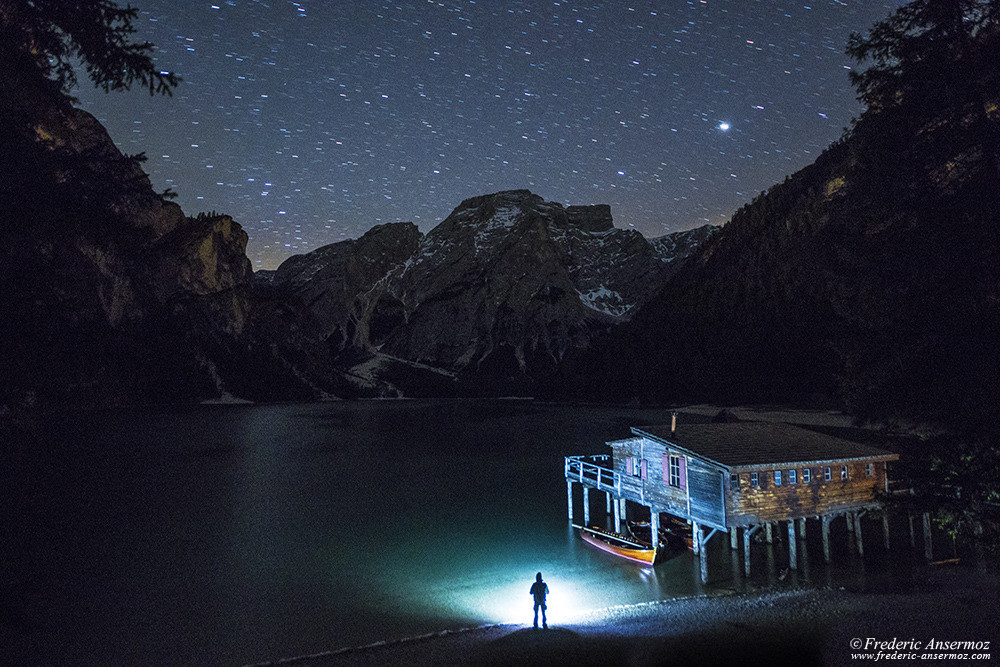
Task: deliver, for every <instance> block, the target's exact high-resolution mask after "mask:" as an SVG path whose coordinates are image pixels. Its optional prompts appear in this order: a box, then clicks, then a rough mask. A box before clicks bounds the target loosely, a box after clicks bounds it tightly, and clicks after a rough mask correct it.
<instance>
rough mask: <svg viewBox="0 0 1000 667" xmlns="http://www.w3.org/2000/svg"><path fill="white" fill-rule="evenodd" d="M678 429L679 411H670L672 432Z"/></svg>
mask: <svg viewBox="0 0 1000 667" xmlns="http://www.w3.org/2000/svg"><path fill="white" fill-rule="evenodd" d="M676 431H677V413H676V412H671V413H670V432H671V433H674V432H676Z"/></svg>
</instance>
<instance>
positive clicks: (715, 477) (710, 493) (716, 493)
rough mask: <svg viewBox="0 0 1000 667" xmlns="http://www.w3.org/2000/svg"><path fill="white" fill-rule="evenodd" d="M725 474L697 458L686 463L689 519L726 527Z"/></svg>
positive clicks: (707, 524) (708, 524)
mask: <svg viewBox="0 0 1000 667" xmlns="http://www.w3.org/2000/svg"><path fill="white" fill-rule="evenodd" d="M724 481H725V475H723V472H722V471H721V470H719V469H718V468H717V467H715V466H708V465H706V464H704V463H703V462H701V461H699V460H698V459H691V460H690V463H689V465H688V492H689V494H690V498H691V519H692V520H694V521H697V522H698V523H700V524H703V525H706V526H712V527H713V528H721V529H723V530H725V528H726V507H725V503H724V497H725V495H724V494H725V491H724V486H723V483H724Z"/></svg>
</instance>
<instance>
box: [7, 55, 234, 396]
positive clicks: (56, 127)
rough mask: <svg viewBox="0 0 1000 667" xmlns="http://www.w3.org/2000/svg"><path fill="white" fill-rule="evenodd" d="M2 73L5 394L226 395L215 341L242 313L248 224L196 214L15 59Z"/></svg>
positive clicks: (101, 130) (91, 119)
mask: <svg viewBox="0 0 1000 667" xmlns="http://www.w3.org/2000/svg"><path fill="white" fill-rule="evenodd" d="M3 83H4V87H5V94H4V96H3V99H2V101H0V173H3V174H4V179H3V182H2V184H0V210H2V211H3V212H4V213H3V215H4V223H3V225H2V226H0V291H2V292H3V294H4V298H3V299H2V300H0V302H2V304H3V305H2V306H0V321H2V322H3V323H4V326H3V330H2V332H0V348H2V349H4V350H5V353H4V355H2V356H3V360H2V361H0V375H2V376H3V377H4V386H3V388H2V394H0V405H16V404H18V403H19V402H22V401H24V400H25V398H26V397H28V396H33V397H37V399H38V400H41V401H43V402H48V403H56V404H64V403H72V404H85V405H104V404H120V403H127V402H135V401H148V400H174V399H180V400H183V399H187V400H190V399H191V398H193V397H198V396H206V397H207V396H211V395H213V394H215V393H216V392H217V387H216V381H215V377H214V376H213V370H214V369H213V368H212V361H211V359H210V355H209V354H208V352H207V351H206V346H205V341H206V340H208V339H210V338H211V337H212V336H214V332H216V331H221V332H227V331H228V332H230V333H235V332H236V331H238V330H239V328H240V325H241V322H242V321H243V319H244V316H245V312H246V305H247V303H246V299H245V296H237V295H236V292H237V291H239V290H240V289H244V290H245V288H246V286H247V285H248V284H249V281H250V280H251V279H252V269H251V265H250V262H249V260H248V259H247V257H246V255H245V248H246V243H247V236H246V234H245V233H244V232H243V230H242V228H240V226H239V225H238V224H237V223H235V222H234V221H233V220H232V219H231V218H229V217H227V216H214V215H213V216H204V215H200V216H198V217H195V218H189V217H187V216H185V215H184V213H183V212H182V211H181V209H180V208H179V207H178V206H177V205H175V204H173V203H171V202H169V201H167V200H165V199H164V198H163V197H161V196H160V195H158V194H157V193H155V192H154V191H153V189H152V188H151V186H150V183H149V179H148V178H147V176H146V175H145V173H144V172H143V171H142V169H141V167H140V160H138V159H136V158H130V157H128V156H124V155H122V154H121V153H120V152H119V151H118V149H117V148H116V147H115V145H114V143H113V142H112V140H111V138H110V137H109V136H108V134H107V132H106V131H105V130H104V128H103V127H102V126H101V125H100V123H98V122H97V120H96V119H94V118H93V117H92V116H90V115H89V114H87V113H85V112H83V111H81V110H79V109H75V108H73V107H72V106H71V105H70V104H69V102H68V101H67V100H65V99H64V98H62V97H61V96H59V95H57V94H53V93H52V92H51V91H48V92H47V91H46V90H45V89H42V88H37V87H32V85H31V82H30V81H25V80H21V79H18V78H17V77H16V76H14V74H13V73H11V72H10V71H6V70H5V71H4V72H3ZM219 295H225V296H224V298H223V299H222V300H221V301H220V300H218V299H217V298H216V297H218V296H219ZM199 299H203V300H204V301H205V303H204V304H202V303H198V300H199ZM213 299H215V300H214V303H213V305H212V306H211V307H209V308H207V309H203V308H202V307H203V306H205V305H206V304H207V303H208V302H209V301H211V300H213ZM209 313H212V315H211V317H208V314H209ZM203 335H205V336H207V337H208V338H205V337H203ZM226 335H228V334H226Z"/></svg>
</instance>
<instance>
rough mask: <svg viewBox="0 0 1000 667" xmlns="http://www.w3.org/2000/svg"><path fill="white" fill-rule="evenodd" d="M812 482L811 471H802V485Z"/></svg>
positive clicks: (804, 469)
mask: <svg viewBox="0 0 1000 667" xmlns="http://www.w3.org/2000/svg"><path fill="white" fill-rule="evenodd" d="M811 481H812V470H811V469H809V468H803V469H802V483H803V484H808V483H809V482H811Z"/></svg>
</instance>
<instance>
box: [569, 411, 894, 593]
mask: <svg viewBox="0 0 1000 667" xmlns="http://www.w3.org/2000/svg"><path fill="white" fill-rule="evenodd" d="M631 431H632V434H633V437H631V438H626V439H623V440H614V441H612V442H608V443H607V445H609V446H610V448H611V454H610V455H609V454H600V455H595V456H568V457H566V459H565V477H566V492H567V499H568V503H569V518H570V522H571V523H572V522H573V520H574V516H573V514H574V512H573V485H574V484H580V485H581V486H582V487H583V497H584V503H583V505H584V508H583V511H584V516H583V522H584V524H585V525H586V524H587V523H589V521H590V516H589V513H590V507H589V498H588V495H589V491H590V490H596V491H600V492H603V493H605V494H607V506H608V512H609V513H612V512H613V516H614V529H615V532H616V533H621V526H622V523H623V522H624V521H625V519H626V516H625V515H626V507H627V505H626V502H627V501H632V502H633V503H637V504H639V505H642V506H644V507H647V508H648V509H649V512H650V518H651V524H652V534H653V535H657V534H658V532H659V527H660V515H661V514H670V515H672V516H674V517H677V518H679V519H681V520H683V521H686V522H688V523H690V525H691V531H692V540H693V549H694V552H695V554H697V555H698V556H699V557H700V561H701V563H700V564H701V578H702V580H703V581H704V580H706V579H707V577H708V565H707V559H706V556H705V545H706V544H707V543H708V541H709V540H710V539H711V538H712V537H713V536H714V535H715V534H716V533H717V532H720V531H721V532H724V533H729V535H730V546H731V547H732V548H733V549H734V550H736V549H738V547H739V539H738V535H739V533H740V531H742V542H743V545H742V546H743V552H744V571H745V572H746V574H749V573H750V539H751V537H752V536H753V535H754V533H756V532H757V531H758V530H764V531H765V535H766V538H767V541H768V542H770V541H771V540H772V539H773V533H772V531H773V530H774V527H775V525H777V524H779V522H784V523H787V529H788V547H789V567H790V568H792V569H796V568H797V557H796V549H797V546H796V543H797V540H798V539H804V536H805V529H806V525H807V523H806V522H807V520H808V519H814V518H815V519H818V520H819V522H820V524H821V530H822V536H823V554H824V557H825V559H826V560H827V562H829V560H830V523H831V521H833V520H834V519H836V518H839V517H844V518H845V520H846V522H847V526H848V529H849V532H850V533H851V534H853V535H854V538H855V541H856V546H857V548H858V550H859V552H861V553H863V544H862V541H861V530H860V523H859V521H860V517H861V515H862V514H863V513H865V512H866V511H868V510H871V509H874V508H876V507H878V506H879V501H878V495H879V493H880V492H886V491H888V476H887V470H886V464H887V463H888V462H889V461H895V460H898V459H899V456H898V455H897V454H894V453H892V452H888V451H885V450H882V449H878V448H876V447H871V446H868V445H863V444H859V443H856V442H852V441H850V440H845V439H843V438H837V437H834V436H829V435H825V434H822V433H818V432H815V431H812V430H809V429H806V428H801V427H797V426H792V425H789V424H777V423H764V422H737V423H712V424H681V425H678V424H677V417H676V415H674V417H673V419H672V422H671V424H669V425H666V426H643V427H632V429H631ZM883 527H884V529H885V535H886V542H887V543H888V523H887V519H885V517H884V515H883Z"/></svg>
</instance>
